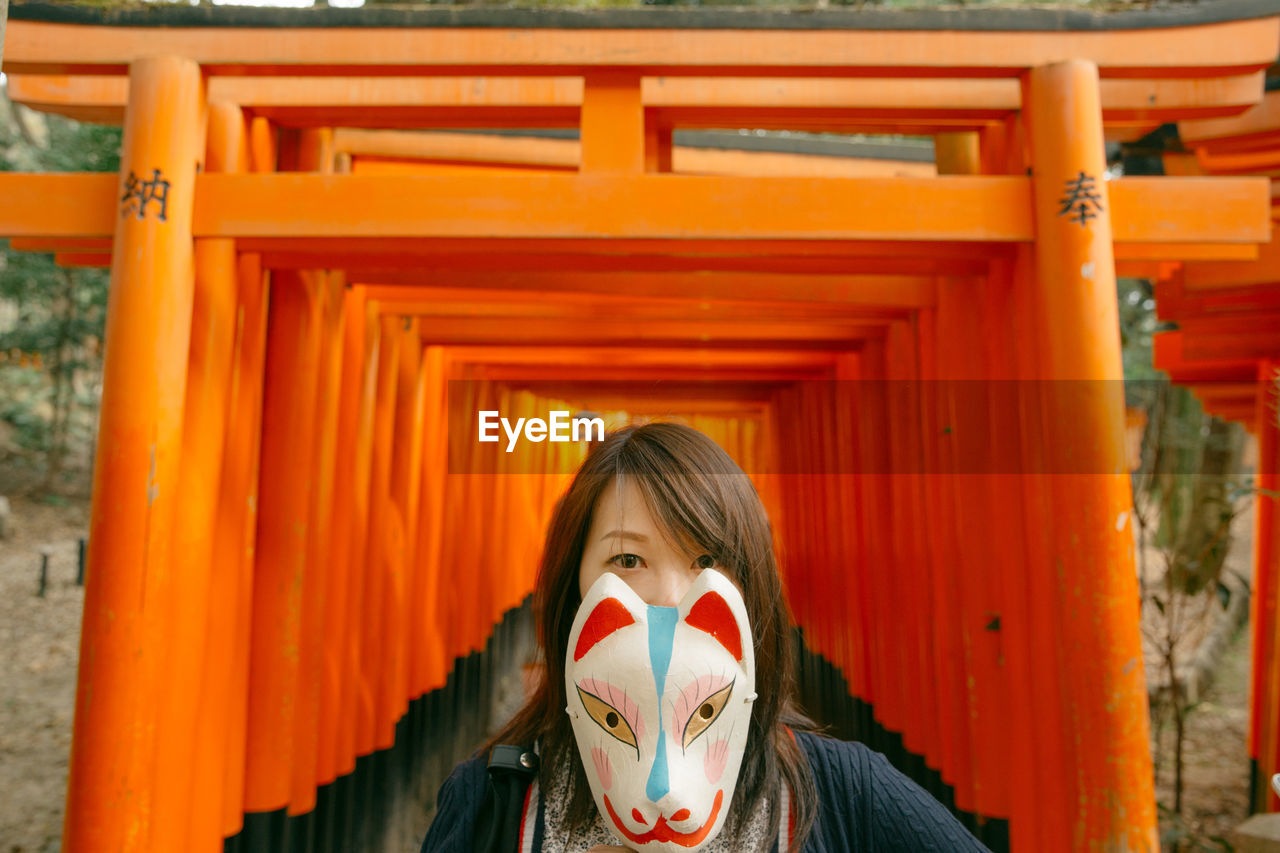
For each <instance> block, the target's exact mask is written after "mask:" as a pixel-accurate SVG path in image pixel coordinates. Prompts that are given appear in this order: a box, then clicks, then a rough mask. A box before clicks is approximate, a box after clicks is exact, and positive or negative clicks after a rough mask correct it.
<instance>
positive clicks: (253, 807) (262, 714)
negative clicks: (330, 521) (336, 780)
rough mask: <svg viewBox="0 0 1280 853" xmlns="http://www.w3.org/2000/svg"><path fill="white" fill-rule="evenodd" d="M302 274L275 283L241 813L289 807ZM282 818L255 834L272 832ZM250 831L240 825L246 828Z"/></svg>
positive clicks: (313, 373) (306, 391)
mask: <svg viewBox="0 0 1280 853" xmlns="http://www.w3.org/2000/svg"><path fill="white" fill-rule="evenodd" d="M318 296H319V294H318V293H317V292H316V291H315V290H314V289H313V288H312V287H310V286H309V282H308V280H307V278H306V277H304V276H302V275H300V274H298V273H296V272H294V273H285V272H283V271H279V270H278V271H276V273H275V275H274V280H273V282H272V287H271V301H270V324H269V333H268V340H267V354H266V379H265V388H264V392H263V414H262V457H261V458H262V464H261V471H260V475H259V480H260V485H259V494H260V495H261V501H260V507H259V511H258V543H257V550H256V553H255V570H254V579H253V633H252V645H251V647H250V649H251V654H250V675H249V679H250V681H249V718H248V730H247V744H246V768H245V775H246V779H245V811H246V812H250V813H263V812H269V813H276V812H280V811H281V810H282V809H284V808H285V807H286V806H288V805H289V802H290V796H291V791H292V773H293V760H294V748H295V745H294V736H295V730H296V726H297V709H298V703H299V695H298V674H299V643H300V641H301V639H302V634H301V632H302V622H303V609H304V608H303V583H304V578H305V572H306V559H307V546H308V528H307V525H308V515H309V510H310V495H311V489H312V487H313V476H312V475H313V473H314V472H313V469H312V464H313V455H312V448H313V445H314V441H315V427H316V396H317V394H316V390H317V382H318V375H319V363H320V352H321V347H320V344H321V335H320V332H321V328H322V325H321V315H320V307H321V300H320V299H319V298H318ZM280 820H282V815H272V816H271V817H270V823H269V824H264V825H263V826H262V827H261V830H259V828H258V826H257V825H255V827H254V832H255V833H256V832H258V831H262V832H265V833H269V834H271V835H272V836H274V834H275V833H276V832H277V831H278V829H279V828H280V824H279V821H280ZM249 829H250V827H249V826H248V825H247V824H246V831H248V830H249Z"/></svg>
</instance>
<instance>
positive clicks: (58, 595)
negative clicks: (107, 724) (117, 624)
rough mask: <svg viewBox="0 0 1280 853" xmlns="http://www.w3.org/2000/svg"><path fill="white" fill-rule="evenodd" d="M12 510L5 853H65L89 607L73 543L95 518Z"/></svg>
mask: <svg viewBox="0 0 1280 853" xmlns="http://www.w3.org/2000/svg"><path fill="white" fill-rule="evenodd" d="M9 500H10V504H11V509H12V519H11V522H10V525H11V528H12V530H11V534H10V537H9V538H8V539H0V649H2V650H3V653H0V697H3V698H2V699H0V791H2V792H3V796H0V853H49V852H50V851H55V850H58V849H59V848H60V847H61V837H62V804H63V798H64V796H65V794H66V785H67V762H68V757H69V753H70V749H71V720H72V716H73V712H74V708H75V688H76V660H77V657H78V654H79V643H80V612H81V609H82V608H83V605H84V591H83V589H82V588H81V587H78V586H76V584H75V581H76V565H77V544H76V543H77V540H78V539H79V538H80V537H81V536H83V535H85V530H86V529H87V523H88V512H87V505H86V503H85V502H84V501H82V500H69V501H68V502H67V503H66V505H63V506H55V505H50V504H46V503H37V502H33V501H30V500H28V499H25V498H21V497H10V499H9ZM44 546H49V547H50V548H51V552H50V557H49V574H48V586H47V589H46V592H45V597H44V598H39V597H37V595H36V590H37V588H38V585H39V577H40V553H39V549H40V548H42V547H44Z"/></svg>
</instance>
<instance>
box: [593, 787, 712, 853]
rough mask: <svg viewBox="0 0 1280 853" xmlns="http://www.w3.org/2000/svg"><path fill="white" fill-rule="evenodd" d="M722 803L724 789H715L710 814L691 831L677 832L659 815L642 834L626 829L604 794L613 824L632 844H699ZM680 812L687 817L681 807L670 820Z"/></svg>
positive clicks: (605, 804) (682, 845)
mask: <svg viewBox="0 0 1280 853" xmlns="http://www.w3.org/2000/svg"><path fill="white" fill-rule="evenodd" d="M723 804H724V789H721V790H719V791H716V799H715V802H714V803H712V804H711V814H710V815H709V816H708V817H707V822H706V823H704V824H703V825H702V826H700V827H698V828H697V829H695V830H694V831H693V832H677V831H676V830H674V829H672V828H671V827H669V826H667V819H666V818H665V817H664V816H662V815H659V816H658V822H657V823H656V824H654V827H653V829H651V830H649V831H648V832H645V833H643V834H639V833H635V832H632V831H631V830H629V829H627V826H626V824H624V823H623V822H622V820H621V819H620V818H619V817H618V813H617V812H616V811H614V810H613V803H611V802H609V795H608V794H605V795H604V807H605V810H606V811H608V812H609V817H610V818H611V819H612V820H613V825H614V826H616V827H618V830H619V831H620V832H621V833H622V834H623V835H624V836H626V838H627V840H628V841H630V842H631V843H632V844H648V843H649V842H650V841H660V842H664V843H665V842H671V843H673V844H679V845H680V846H681V847H693V846H695V845H697V844H701V843H702V842H703V840H704V839H705V838H706V837H707V835H708V834H710V832H711V827H713V826H715V823H716V817H717V816H718V815H719V814H720V806H722V805H723ZM680 812H684V813H685V819H686V820H687V819H688V810H687V809H681V810H680V811H679V812H676V814H674V815H672V816H671V819H672V820H677V819H678V818H677V817H676V815H678V814H680Z"/></svg>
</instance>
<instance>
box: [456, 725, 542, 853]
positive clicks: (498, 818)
mask: <svg viewBox="0 0 1280 853" xmlns="http://www.w3.org/2000/svg"><path fill="white" fill-rule="evenodd" d="M537 775H538V756H537V754H536V753H535V752H534V751H533V748H532V747H527V746H513V745H511V744H498V745H497V746H495V747H494V748H493V750H492V751H491V752H490V753H489V781H488V784H487V785H486V786H485V794H484V803H483V804H482V805H481V806H480V814H479V815H478V816H477V817H476V830H475V841H474V846H473V847H472V850H473V851H474V853H516V845H517V844H518V843H519V840H520V819H521V817H522V814H523V811H524V797H525V793H526V792H527V791H528V790H529V784H530V783H531V782H532V781H533V779H534V777H535V776H537Z"/></svg>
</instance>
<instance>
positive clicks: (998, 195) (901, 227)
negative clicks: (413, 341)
mask: <svg viewBox="0 0 1280 853" xmlns="http://www.w3.org/2000/svg"><path fill="white" fill-rule="evenodd" d="M117 180H118V179H117V178H116V177H115V176H113V175H97V174H89V175H75V174H56V175H42V174H20V173H6V174H3V175H0V234H3V235H7V236H11V237H102V236H107V235H109V234H111V233H113V231H114V228H115V220H116V217H117V215H118V203H117V202H118V199H117V198H116V193H117V186H116V184H117ZM1109 190H1110V198H1111V204H1112V206H1113V211H1112V214H1113V219H1114V222H1115V225H1114V228H1115V239H1116V242H1117V243H1124V242H1130V243H1178V242H1202V243H1232V242H1236V243H1250V242H1260V241H1263V240H1266V239H1268V238H1269V236H1270V220H1269V211H1270V201H1269V199H1270V186H1269V184H1268V183H1267V181H1266V180H1265V179H1261V178H1125V179H1120V180H1116V181H1111V182H1110V186H1109ZM37 198H38V199H40V200H41V202H40V204H38V205H33V204H31V200H32V199H37ZM763 199H768V200H769V203H768V204H761V200H763ZM194 232H195V234H196V235H197V236H205V237H242V238H260V239H263V238H271V239H276V238H288V237H305V238H321V239H324V240H332V239H341V238H362V239H376V240H382V239H387V238H396V237H401V238H430V237H438V238H444V239H449V240H452V239H465V238H477V239H479V238H497V237H504V238H531V239H536V240H557V239H575V238H576V239H590V240H601V239H603V240H611V239H623V238H627V239H668V240H675V241H682V242H683V241H687V242H688V244H690V245H691V244H694V243H696V242H698V241H704V240H715V239H720V240H733V241H749V240H767V239H784V240H786V239H791V240H802V241H808V240H835V241H865V240H874V241H879V240H890V241H892V240H902V241H912V242H932V241H944V242H945V241H958V242H962V243H963V242H979V243H982V242H1026V241H1029V240H1030V239H1031V237H1032V233H1031V216H1030V184H1029V182H1028V179H1026V178H1022V177H1012V176H983V177H967V176H966V177H961V176H947V177H944V178H936V179H931V178H829V179H803V178H741V177H734V178H728V177H705V176H696V177H695V176H686V175H654V174H645V175H624V174H614V173H610V174H591V175H587V174H582V175H530V176H519V177H515V176H507V175H475V176H463V177H459V176H429V177H427V176H424V177H398V176H397V177H389V176H368V175H366V176H360V175H316V174H303V173H277V174H268V175H231V174H204V175H201V176H200V177H199V179H198V180H197V184H196V198H195V220H194Z"/></svg>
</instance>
